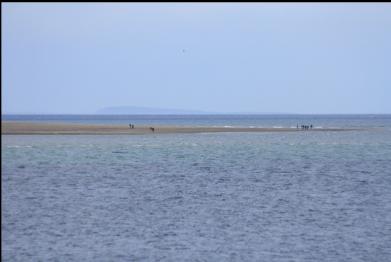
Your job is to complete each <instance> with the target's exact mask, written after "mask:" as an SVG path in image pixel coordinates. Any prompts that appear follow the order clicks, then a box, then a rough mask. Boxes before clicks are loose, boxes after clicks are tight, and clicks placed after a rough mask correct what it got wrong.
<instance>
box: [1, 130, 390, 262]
mask: <svg viewBox="0 0 391 262" xmlns="http://www.w3.org/2000/svg"><path fill="white" fill-rule="evenodd" d="M390 163H391V132H390V131H389V130H388V129H376V130H369V131H348V132H298V133H296V132H295V133H219V134H208V133H206V134H167V135H141V136H138V135H137V136H136V135H133V136H111V135H108V136H8V135H7V136H2V259H3V260H4V261H81V260H86V261H158V260H162V261H390V260H391V244H390V243H391V164H390Z"/></svg>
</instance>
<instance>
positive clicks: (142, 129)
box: [1, 121, 359, 135]
mask: <svg viewBox="0 0 391 262" xmlns="http://www.w3.org/2000/svg"><path fill="white" fill-rule="evenodd" d="M151 127H153V128H154V130H153V131H152V129H151ZM354 130H359V129H348V128H314V129H309V130H302V129H301V128H299V129H297V128H273V127H262V128H261V127H253V128H252V127H251V128H250V127H195V126H152V125H151V126H145V125H142V126H137V125H136V126H135V127H134V128H130V127H129V126H128V125H92V124H68V123H36V122H21V121H2V122H1V134H2V135H142V134H174V133H218V132H325V131H354Z"/></svg>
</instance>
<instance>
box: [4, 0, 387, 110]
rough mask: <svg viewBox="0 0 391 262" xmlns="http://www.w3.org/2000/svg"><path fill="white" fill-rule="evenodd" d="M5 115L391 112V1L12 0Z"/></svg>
mask: <svg viewBox="0 0 391 262" xmlns="http://www.w3.org/2000/svg"><path fill="white" fill-rule="evenodd" d="M1 41H2V42H1V45H2V60H1V63H2V83H1V84H2V85H1V91H2V113H3V114H4V113H6V114H7V113H24V114H61V113H63V114H92V113H95V112H96V111H97V110H99V109H101V108H104V107H112V106H142V107H154V108H178V109H189V110H202V111H208V112H219V113H221V112H253V113H268V112H273V113H299V114H335V113H336V114H338V113H341V114H354V113H368V114H375V113H391V4H390V3H376V4H370V3H361V4H360V3H352V4H349V3H345V4H343V3H312V4H306V3H291V4H289V3H274V4H273V3H182V4H180V3H179V4H178V3H113V4H109V3H95V4H90V3H51V4H47V3H2V40H1Z"/></svg>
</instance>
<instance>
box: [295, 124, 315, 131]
mask: <svg viewBox="0 0 391 262" xmlns="http://www.w3.org/2000/svg"><path fill="white" fill-rule="evenodd" d="M296 128H297V129H299V124H297V126H296ZM301 129H302V130H308V129H312V124H311V125H301Z"/></svg>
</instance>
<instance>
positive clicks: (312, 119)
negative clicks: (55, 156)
mask: <svg viewBox="0 0 391 262" xmlns="http://www.w3.org/2000/svg"><path fill="white" fill-rule="evenodd" d="M2 120H12V121H30V122H31V121H33V122H66V123H81V124H124V125H127V124H129V123H133V124H136V125H173V126H243V127H296V125H297V124H299V125H302V124H307V125H309V124H312V125H314V126H315V127H350V128H354V127H370V128H373V127H375V128H376V127H380V128H382V127H387V128H390V127H391V115H390V114H388V115H387V114H385V115H3V116H2Z"/></svg>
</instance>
